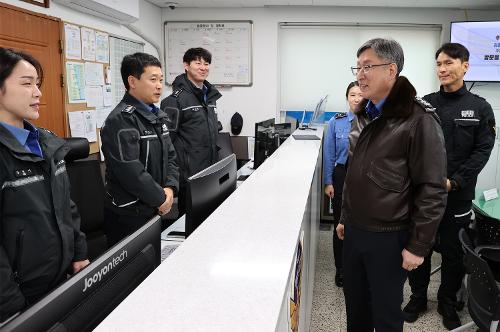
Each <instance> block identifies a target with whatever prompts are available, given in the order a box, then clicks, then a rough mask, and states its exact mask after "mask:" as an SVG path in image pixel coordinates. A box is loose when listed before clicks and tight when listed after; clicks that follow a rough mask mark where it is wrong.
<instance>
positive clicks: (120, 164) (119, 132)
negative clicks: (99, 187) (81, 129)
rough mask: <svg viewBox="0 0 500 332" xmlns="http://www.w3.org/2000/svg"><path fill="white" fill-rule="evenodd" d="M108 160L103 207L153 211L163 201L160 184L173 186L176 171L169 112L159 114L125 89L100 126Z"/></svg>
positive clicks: (130, 212)
mask: <svg viewBox="0 0 500 332" xmlns="http://www.w3.org/2000/svg"><path fill="white" fill-rule="evenodd" d="M101 139H102V152H103V154H104V158H105V162H106V192H107V195H106V197H107V198H106V201H105V203H106V207H108V208H110V209H111V210H113V211H114V212H115V213H117V214H121V215H130V216H135V215H138V216H152V215H154V214H155V213H156V212H157V208H158V207H159V206H160V205H161V204H163V202H164V201H165V193H164V191H163V188H166V187H170V188H172V189H173V190H174V193H176V192H177V190H178V187H179V171H178V168H177V162H176V155H175V149H174V146H173V145H172V141H171V140H170V135H169V131H168V127H167V115H166V114H165V113H163V112H162V111H161V110H159V111H158V115H155V114H153V113H152V112H151V111H150V110H148V109H146V107H145V105H143V104H142V103H141V102H139V101H138V100H137V99H135V98H134V97H132V96H131V95H130V94H128V93H125V96H124V97H123V99H122V101H121V102H120V103H119V104H118V105H117V106H116V107H115V109H114V110H113V111H112V112H111V113H110V114H109V116H108V117H107V119H106V121H105V123H104V127H103V128H102V129H101Z"/></svg>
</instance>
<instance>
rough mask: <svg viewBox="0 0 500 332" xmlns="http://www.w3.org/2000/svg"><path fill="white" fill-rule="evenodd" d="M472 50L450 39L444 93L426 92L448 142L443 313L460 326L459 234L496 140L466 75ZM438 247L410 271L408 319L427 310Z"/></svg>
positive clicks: (443, 57)
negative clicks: (478, 177) (434, 253)
mask: <svg viewBox="0 0 500 332" xmlns="http://www.w3.org/2000/svg"><path fill="white" fill-rule="evenodd" d="M468 61H469V51H468V50H467V49H466V48H465V47H464V46H462V45H461V44H457V43H447V44H444V45H443V46H441V48H439V49H438V50H437V52H436V65H437V68H436V69H437V75H438V78H439V81H440V82H441V88H440V90H439V92H435V93H431V94H429V95H427V96H425V97H424V99H425V100H426V101H428V102H429V103H430V104H432V106H433V107H435V108H436V112H437V114H438V115H439V117H440V119H441V126H442V128H443V133H444V138H445V142H446V154H447V159H448V163H447V164H448V167H447V177H448V180H447V190H448V204H447V206H446V211H445V214H444V216H443V219H442V221H441V224H440V225H439V230H438V235H439V240H438V249H439V251H440V252H441V256H442V263H441V286H440V287H439V291H438V312H439V313H440V314H441V315H442V316H443V324H444V326H445V327H446V328H448V329H450V330H451V329H454V328H456V327H458V326H460V325H461V324H460V319H459V317H458V315H457V312H456V309H455V308H456V293H457V292H458V290H459V289H460V287H461V284H462V279H463V277H464V267H463V263H462V261H463V252H462V249H461V246H460V241H459V239H458V232H459V230H460V229H461V228H463V227H466V226H468V225H469V223H470V221H471V215H472V210H471V207H472V200H473V199H474V189H475V187H476V181H477V176H478V174H479V172H481V169H482V168H483V167H484V165H485V164H486V163H487V161H488V158H489V156H490V152H491V150H492V148H493V145H494V140H495V129H494V128H495V118H494V116H493V111H492V109H491V106H490V104H488V102H487V101H486V100H484V99H483V98H481V97H479V96H477V95H474V94H472V93H470V92H469V91H467V88H466V86H465V84H464V81H463V78H464V75H465V73H466V72H467V69H468V68H469V62H468ZM431 255H432V252H431V253H430V254H429V256H427V257H426V258H425V260H424V263H423V264H422V266H421V267H419V268H418V269H416V270H414V271H412V272H411V273H410V275H409V281H410V286H411V289H412V295H411V298H410V302H409V303H408V304H407V305H406V307H405V308H404V310H403V312H404V316H405V320H406V321H407V322H414V321H415V320H417V318H418V315H419V314H420V313H422V312H424V311H425V310H427V287H428V285H429V280H430V271H431Z"/></svg>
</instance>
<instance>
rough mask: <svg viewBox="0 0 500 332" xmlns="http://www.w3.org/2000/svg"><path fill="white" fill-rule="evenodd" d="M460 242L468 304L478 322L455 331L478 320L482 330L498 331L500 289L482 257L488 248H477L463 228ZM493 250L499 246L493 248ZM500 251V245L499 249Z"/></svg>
mask: <svg viewBox="0 0 500 332" xmlns="http://www.w3.org/2000/svg"><path fill="white" fill-rule="evenodd" d="M459 238H460V242H461V244H462V247H463V249H464V252H465V257H464V264H465V268H466V273H467V276H466V287H467V294H468V301H467V306H468V308H469V313H470V316H471V317H472V320H473V321H474V322H471V323H469V324H466V325H464V326H461V327H459V328H457V329H455V330H453V331H463V330H466V329H467V328H470V327H471V326H473V325H474V323H475V324H476V325H477V326H478V327H479V329H480V331H492V332H493V331H498V322H499V320H500V289H499V286H498V284H497V282H496V280H495V278H494V276H493V273H492V271H491V269H490V266H489V265H488V263H487V262H486V261H485V260H484V259H483V258H482V257H481V251H482V250H483V249H485V247H474V246H473V242H472V241H471V239H470V237H469V236H468V234H467V232H466V231H465V230H463V229H462V230H460V233H459ZM488 249H489V250H494V249H495V248H493V247H489V248H488ZM496 249H497V250H500V248H496Z"/></svg>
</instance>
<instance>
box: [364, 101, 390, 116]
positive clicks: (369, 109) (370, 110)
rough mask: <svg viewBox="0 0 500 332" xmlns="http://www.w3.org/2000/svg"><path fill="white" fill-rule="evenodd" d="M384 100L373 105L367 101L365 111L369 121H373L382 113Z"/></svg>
mask: <svg viewBox="0 0 500 332" xmlns="http://www.w3.org/2000/svg"><path fill="white" fill-rule="evenodd" d="M386 99H387V97H386V98H384V99H382V100H381V101H380V102H379V103H378V104H374V103H373V102H372V101H371V100H369V101H368V103H367V104H366V107H365V110H366V113H367V114H368V117H369V118H370V120H372V121H373V120H375V119H376V118H378V117H379V116H380V113H381V112H382V106H384V103H385V100H386Z"/></svg>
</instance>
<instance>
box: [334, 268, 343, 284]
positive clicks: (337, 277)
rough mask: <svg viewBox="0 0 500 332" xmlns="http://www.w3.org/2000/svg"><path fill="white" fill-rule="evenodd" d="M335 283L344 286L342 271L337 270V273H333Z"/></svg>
mask: <svg viewBox="0 0 500 332" xmlns="http://www.w3.org/2000/svg"><path fill="white" fill-rule="evenodd" d="M335 285H337V287H343V286H344V274H343V273H342V271H337V273H336V274H335Z"/></svg>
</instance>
